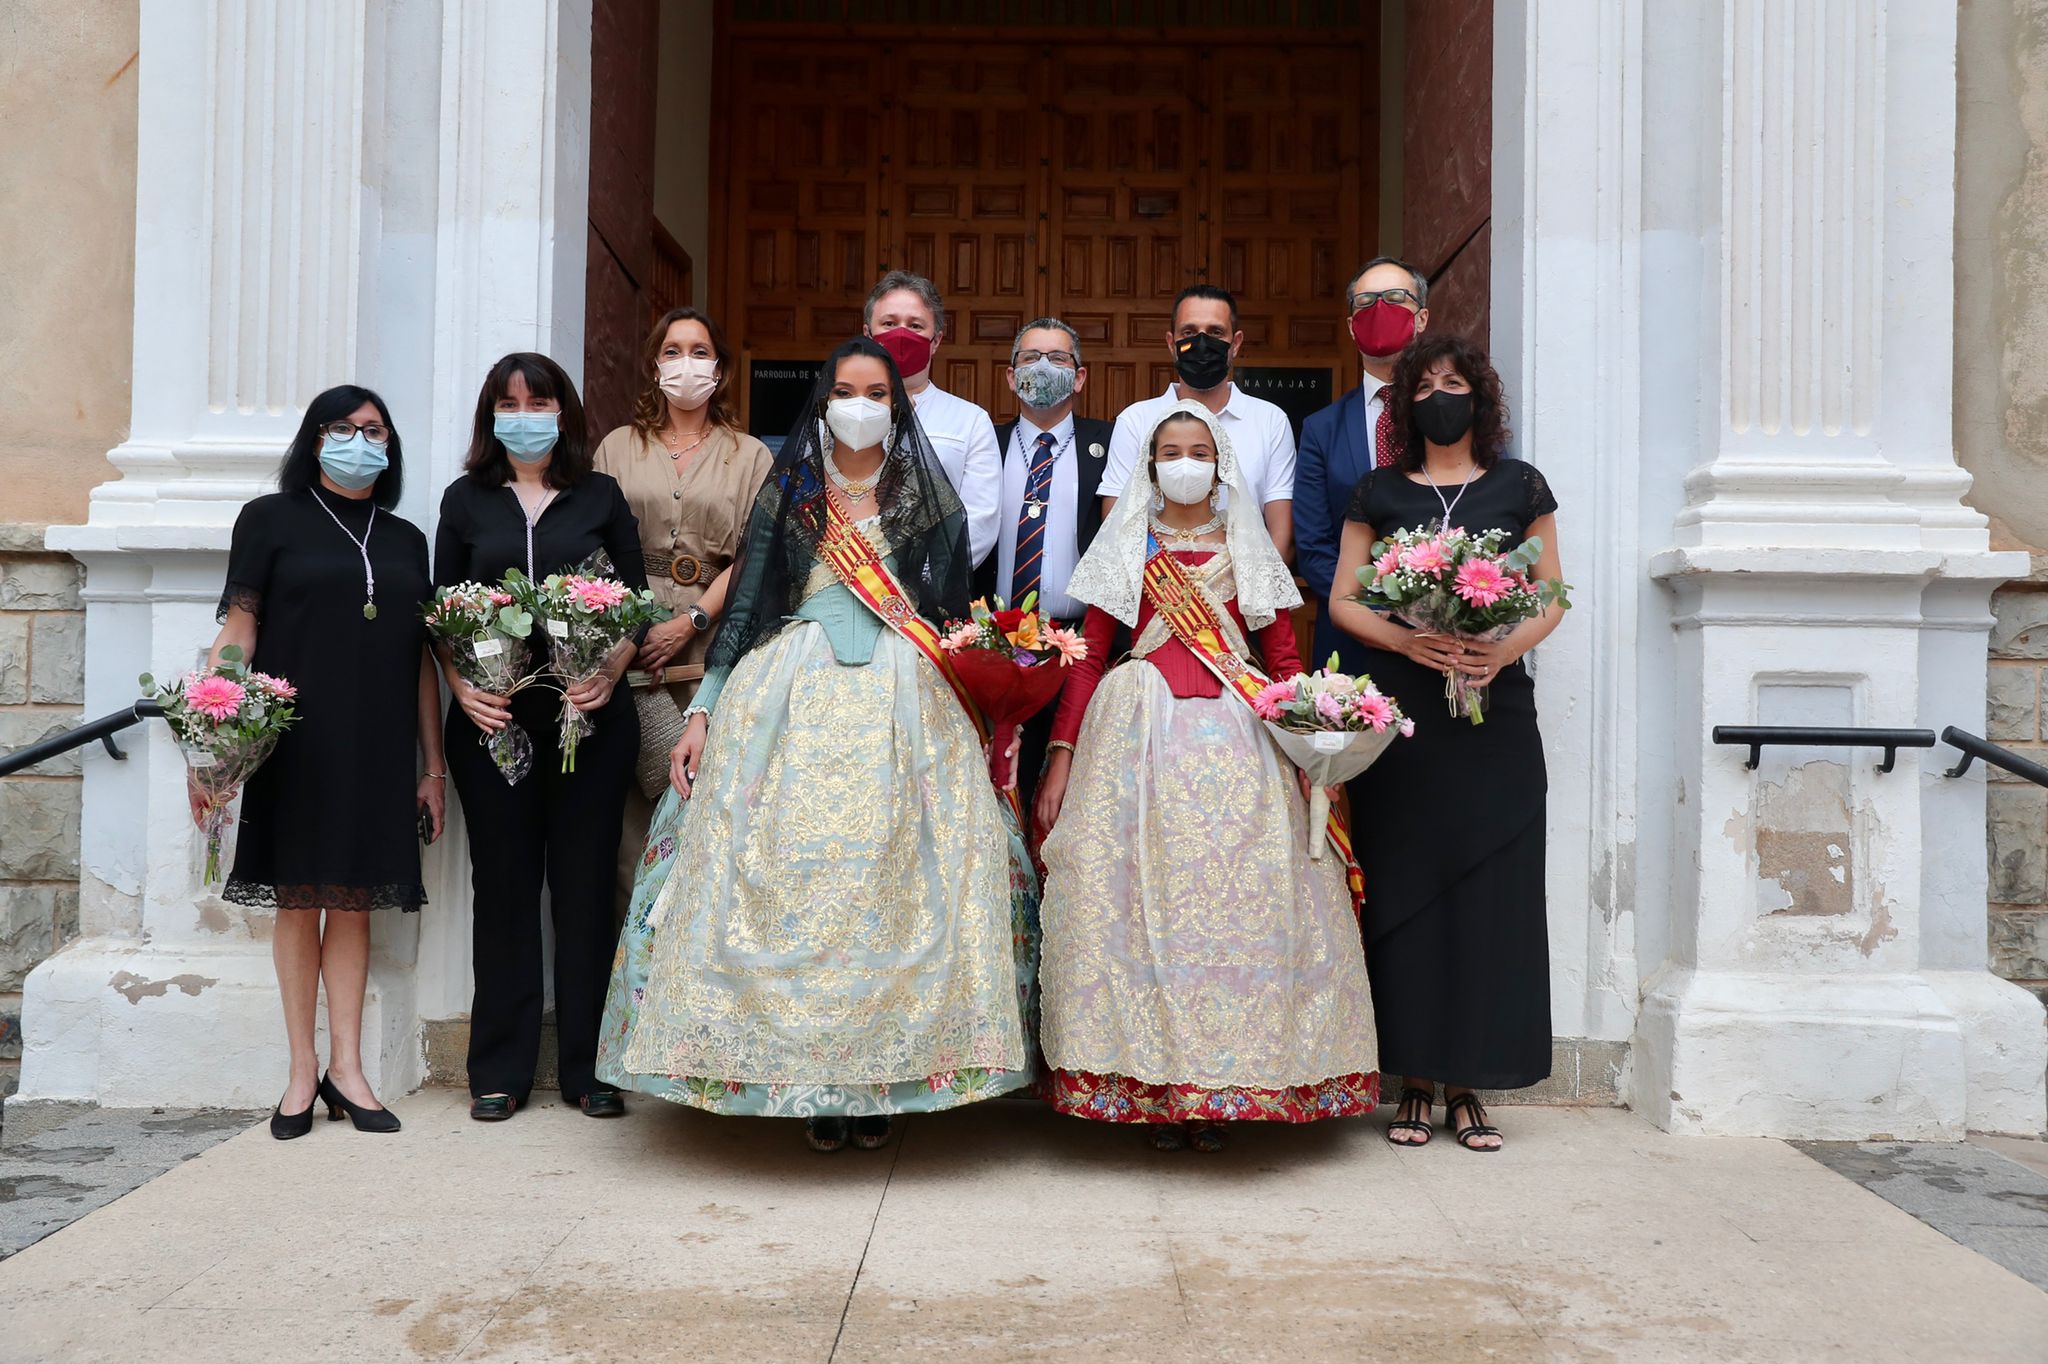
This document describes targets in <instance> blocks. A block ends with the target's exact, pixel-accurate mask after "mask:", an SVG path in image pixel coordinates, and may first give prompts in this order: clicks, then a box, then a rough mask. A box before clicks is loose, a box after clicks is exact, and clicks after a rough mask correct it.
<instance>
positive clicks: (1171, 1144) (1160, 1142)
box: [1145, 1122, 1188, 1151]
mask: <svg viewBox="0 0 2048 1364" xmlns="http://www.w3.org/2000/svg"><path fill="white" fill-rule="evenodd" d="M1145 1141H1146V1143H1147V1144H1148V1145H1150V1146H1151V1148H1152V1149H1153V1150H1155V1151H1179V1150H1181V1149H1183V1148H1185V1147H1186V1146H1187V1144H1188V1130H1187V1128H1185V1127H1183V1126H1181V1125H1180V1124H1179V1123H1177V1122H1162V1123H1159V1124H1157V1125H1155V1126H1154V1127H1153V1128H1152V1129H1151V1130H1150V1131H1148V1132H1146V1133H1145Z"/></svg>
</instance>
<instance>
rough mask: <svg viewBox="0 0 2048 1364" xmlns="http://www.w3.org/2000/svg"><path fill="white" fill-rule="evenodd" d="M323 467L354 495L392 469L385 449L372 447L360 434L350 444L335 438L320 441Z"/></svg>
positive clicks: (351, 439)
mask: <svg viewBox="0 0 2048 1364" xmlns="http://www.w3.org/2000/svg"><path fill="white" fill-rule="evenodd" d="M320 467H321V468H322V469H324V470H326V472H327V476H328V477H329V478H331V479H333V480H334V481H335V482H336V483H338V484H340V485H341V486H342V487H344V488H346V489H348V490H349V491H350V492H352V493H359V492H361V491H362V490H363V489H365V488H367V487H369V486H370V485H371V484H372V483H375V482H376V481H377V475H379V474H381V473H383V472H384V471H385V470H386V469H388V468H390V467H391V461H390V460H389V459H388V458H386V457H385V454H384V447H383V446H381V445H372V444H370V441H369V438H368V437H367V436H365V435H364V434H363V433H362V432H360V431H358V432H356V433H355V434H354V435H353V436H350V437H349V438H348V439H347V440H336V439H335V438H334V437H332V436H323V437H321V439H320Z"/></svg>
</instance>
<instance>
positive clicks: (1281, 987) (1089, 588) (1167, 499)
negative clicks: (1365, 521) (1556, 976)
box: [1037, 403, 1379, 1150]
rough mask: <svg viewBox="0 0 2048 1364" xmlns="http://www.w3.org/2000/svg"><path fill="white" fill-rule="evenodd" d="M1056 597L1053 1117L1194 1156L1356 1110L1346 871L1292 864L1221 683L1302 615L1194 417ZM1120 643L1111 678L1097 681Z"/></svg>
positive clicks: (1264, 761) (1161, 435)
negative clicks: (1237, 1123)
mask: <svg viewBox="0 0 2048 1364" xmlns="http://www.w3.org/2000/svg"><path fill="white" fill-rule="evenodd" d="M1069 590H1070V591H1071V592H1072V593H1073V595H1074V596H1076V597H1077V598H1079V599H1080V600H1082V601H1085V602H1087V603H1088V604H1089V608H1088V618H1087V623H1086V625H1085V627H1084V629H1085V631H1086V636H1087V640H1088V655H1087V657H1086V658H1085V659H1084V660H1082V661H1081V662H1079V663H1077V664H1075V665H1074V673H1073V676H1072V677H1071V678H1070V679H1069V680H1068V682H1067V684H1066V688H1065V690H1064V692H1063V693H1062V695H1061V698H1060V710H1059V717H1058V720H1057V721H1056V723H1055V724H1054V727H1053V745H1054V746H1053V750H1052V760H1051V762H1050V764H1049V765H1048V767H1047V770H1046V773H1045V776H1044V777H1043V778H1041V784H1040V787H1039V796H1038V802H1037V817H1038V822H1039V824H1040V825H1041V826H1050V828H1051V833H1050V834H1049V835H1048V836H1047V837H1046V840H1045V846H1044V857H1045V867H1046V883H1045V902H1044V926H1045V941H1044V951H1045V959H1044V965H1043V969H1042V972H1041V975H1040V989H1041V990H1042V992H1043V996H1042V998H1043V1008H1044V1024H1043V1031H1042V1042H1043V1045H1044V1048H1045V1061H1046V1064H1047V1065H1048V1066H1050V1067H1052V1068H1053V1069H1052V1070H1051V1073H1050V1077H1049V1080H1048V1085H1047V1089H1048V1094H1049V1097H1050V1098H1051V1100H1052V1102H1053V1105H1054V1106H1055V1107H1056V1108H1058V1109H1059V1110H1060V1111H1062V1112H1065V1113H1070V1114H1073V1115H1075V1116H1077V1117H1083V1118H1095V1119H1098V1120H1102V1121H1107V1122H1132V1123H1149V1124H1154V1125H1155V1126H1154V1128H1153V1142H1154V1144H1155V1145H1157V1146H1159V1147H1160V1148H1161V1149H1162V1150H1170V1149H1174V1148H1176V1147H1178V1146H1180V1145H1182V1144H1183V1143H1186V1144H1189V1145H1193V1146H1195V1147H1196V1148H1197V1149H1200V1150H1215V1149H1217V1148H1218V1147H1220V1146H1221V1145H1222V1140H1223V1132H1222V1128H1221V1127H1220V1126H1218V1124H1220V1123H1222V1122H1224V1121H1227V1120H1235V1119H1259V1120H1266V1121H1277V1122H1309V1121H1313V1120H1314V1119H1317V1118H1331V1117H1344V1116H1348V1115H1351V1114H1358V1113H1365V1112H1368V1111H1369V1110H1370V1109H1371V1108H1372V1106H1373V1104H1374V1102H1375V1101H1376V1099H1377V1096H1378V1092H1379V1078H1378V1075H1377V1074H1376V1068H1377V1060H1376V1048H1375V1043H1374V1040H1373V1017H1372V1000H1371V994H1370V991H1369V989H1368V986H1367V983H1366V974H1365V956H1364V951H1363V949H1362V948H1361V946H1360V944H1359V936H1358V923H1357V920H1356V918H1355V917H1354V913H1353V909H1352V901H1351V894H1350V890H1349V888H1348V886H1347V885H1346V882H1345V875H1344V866H1345V864H1344V862H1343V860H1342V859H1341V858H1340V857H1339V856H1337V855H1336V854H1335V853H1334V852H1332V853H1329V854H1328V855H1325V856H1324V857H1322V858H1320V859H1314V858H1311V857H1310V856H1309V853H1308V818H1309V816H1308V801H1307V799H1306V797H1305V796H1304V794H1303V791H1302V786H1301V781H1300V773H1299V770H1298V769H1297V768H1295V767H1294V766H1293V765H1292V764H1291V763H1289V762H1288V761H1287V759H1286V758H1285V757H1283V756H1282V755H1281V753H1280V751H1279V749H1278V748H1277V746H1275V745H1274V743H1273V742H1272V741H1271V740H1270V739H1269V738H1268V737H1267V736H1266V734H1265V732H1264V729H1263V726H1262V722H1261V721H1260V720H1259V718H1258V716H1257V715H1255V714H1254V713H1253V711H1252V709H1251V706H1250V704H1249V702H1248V701H1247V700H1246V698H1245V697H1243V696H1242V695H1240V694H1239V693H1238V692H1237V691H1236V690H1235V689H1233V688H1231V687H1228V686H1226V685H1225V684H1224V681H1223V677H1224V675H1226V674H1234V673H1235V672H1236V671H1238V670H1240V669H1241V667H1242V665H1244V664H1250V665H1251V666H1253V667H1255V668H1261V669H1263V671H1264V672H1265V673H1266V674H1267V675H1269V676H1271V677H1274V678H1288V677H1292V676H1294V675H1295V674H1296V673H1298V672H1300V671H1301V661H1300V657H1299V653H1298V651H1297V649H1296V646H1295V641H1294V628H1293V624H1292V621H1291V619H1290V617H1289V614H1288V613H1289V611H1290V610H1291V609H1292V608H1293V607H1295V606H1298V605H1300V603H1301V596H1300V594H1299V593H1298V592H1297V591H1296V590H1295V586H1294V579H1293V575H1291V574H1290V573H1289V572H1288V571H1287V567H1286V565H1285V564H1284V563H1282V562H1281V559H1280V555H1279V553H1278V552H1277V551H1276V550H1275V549H1274V547H1273V542H1272V540H1271V539H1270V537H1269V536H1268V535H1267V533H1266V529H1265V526H1264V525H1263V524H1262V522H1261V520H1260V516H1259V508H1258V505H1257V503H1256V502H1255V501H1254V500H1253V499H1252V497H1251V496H1250V495H1249V493H1248V492H1247V491H1246V489H1245V486H1244V483H1243V480H1242V479H1241V477H1240V476H1239V474H1238V470H1237V461H1236V459H1235V457H1234V456H1233V455H1232V453H1231V449H1230V441H1229V438H1228V437H1227V436H1226V435H1225V434H1224V432H1223V431H1222V429H1221V428H1220V427H1219V426H1218V425H1217V424H1216V422H1215V420H1214V418H1212V417H1211V416H1210V414H1209V413H1208V411H1207V410H1206V409H1204V408H1203V407H1201V406H1200V405H1199V404H1197V403H1182V404H1181V405H1180V406H1178V407H1176V408H1174V409H1173V410H1172V412H1171V413H1169V414H1168V416H1167V417H1166V419H1165V420H1164V421H1162V422H1161V423H1160V424H1159V426H1158V427H1157V428H1156V429H1155V430H1154V431H1153V433H1152V435H1151V437H1150V438H1149V439H1148V440H1147V441H1146V448H1145V450H1144V452H1143V455H1142V456H1141V458H1140V461H1139V464H1138V467H1137V469H1136V470H1135V471H1134V473H1133V475H1132V481H1131V484H1130V486H1129V488H1128V489H1127V490H1126V491H1125V494H1124V496H1123V497H1122V499H1120V500H1119V501H1118V503H1117V505H1116V509H1115V511H1114V512H1113V513H1112V514H1111V521H1110V524H1109V525H1107V526H1105V527H1103V530H1102V533H1101V534H1100V535H1099V536H1098V537H1097V538H1096V540H1095V543H1094V545H1093V546H1092V547H1090V549H1089V551H1088V553H1087V554H1086V555H1085V556H1084V557H1083V558H1082V560H1081V563H1080V565H1079V566H1078V567H1077V568H1076V569H1075V570H1074V578H1073V585H1072V587H1071V588H1070V589H1069ZM1162 607H1164V608H1166V609H1165V610H1162ZM1205 626H1206V627H1207V629H1208V630H1209V631H1212V632H1213V635H1212V636H1211V637H1207V638H1205V636H1204V634H1203V630H1204V627H1205ZM1120 627H1121V628H1127V629H1128V631H1129V633H1130V638H1131V640H1132V642H1131V644H1130V646H1129V654H1130V659H1129V661H1128V662H1125V663H1123V664H1122V665H1120V666H1118V667H1116V668H1114V669H1111V670H1110V671H1109V672H1108V673H1107V675H1106V676H1105V674H1104V663H1105V661H1106V660H1108V659H1110V658H1112V657H1114V656H1115V653H1114V646H1115V643H1116V637H1117V634H1118V631H1119V628H1120ZM1254 646H1255V647H1254ZM1098 684H1099V685H1098ZM1084 716H1085V719H1084Z"/></svg>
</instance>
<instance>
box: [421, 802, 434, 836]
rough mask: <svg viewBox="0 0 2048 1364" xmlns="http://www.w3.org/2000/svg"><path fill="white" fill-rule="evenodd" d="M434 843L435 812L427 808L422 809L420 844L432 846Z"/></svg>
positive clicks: (422, 807)
mask: <svg viewBox="0 0 2048 1364" xmlns="http://www.w3.org/2000/svg"><path fill="white" fill-rule="evenodd" d="M433 841H434V812H433V811H432V810H429V809H428V808H427V807H426V806H424V805H422V806H421V807H420V842H422V843H426V844H429V845H431V844H432V843H433Z"/></svg>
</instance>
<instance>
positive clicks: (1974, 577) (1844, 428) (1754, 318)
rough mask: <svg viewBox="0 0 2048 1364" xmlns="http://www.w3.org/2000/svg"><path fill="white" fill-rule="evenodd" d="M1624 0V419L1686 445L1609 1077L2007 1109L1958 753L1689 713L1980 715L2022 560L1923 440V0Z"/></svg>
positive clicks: (2020, 1073)
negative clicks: (1636, 232) (1624, 1053)
mask: <svg viewBox="0 0 2048 1364" xmlns="http://www.w3.org/2000/svg"><path fill="white" fill-rule="evenodd" d="M1566 8H1570V7H1569V6H1567V7H1566ZM1651 9H1652V16H1651V19H1650V22H1649V24H1648V25H1647V27H1648V29H1649V30H1651V31H1652V32H1655V33H1657V34H1658V35H1659V36H1658V37H1657V38H1656V39H1654V40H1653V41H1652V43H1651V44H1650V50H1649V51H1647V52H1646V61H1645V63H1644V68H1643V69H1644V71H1645V77H1644V81H1645V87H1646V89H1649V90H1652V91H1654V92H1655V93H1654V95H1653V96H1652V98H1651V101H1650V103H1651V107H1650V108H1649V109H1647V110H1646V118H1645V124H1644V126H1645V129H1646V135H1645V146H1644V151H1645V157H1644V168H1643V172H1642V174H1643V178H1644V184H1645V191H1644V196H1643V199H1644V204H1645V206H1646V218H1647V220H1648V222H1649V224H1650V226H1651V229H1652V230H1651V234H1650V236H1651V238H1652V239H1653V240H1654V247H1653V248H1652V249H1651V250H1649V251H1646V254H1645V274H1644V278H1643V285H1642V298H1643V300H1644V307H1643V314H1642V334H1643V336H1644V337H1645V338H1646V344H1645V347H1644V351H1643V355H1644V382H1643V385H1642V390H1641V393H1640V401H1641V409H1640V410H1641V413H1642V418H1643V425H1644V431H1645V437H1646V439H1645V449H1644V451H1643V455H1644V464H1645V467H1646V468H1651V469H1655V470H1658V471H1660V472H1661V473H1663V474H1665V475H1667V476H1668V475H1669V474H1670V473H1672V472H1674V471H1676V470H1679V469H1681V468H1684V469H1689V472H1687V473H1686V474H1685V476H1684V481H1683V488H1684V505H1683V507H1682V508H1681V509H1680V510H1679V511H1678V513H1677V515H1676V516H1675V517H1674V518H1672V520H1671V522H1670V524H1671V526H1672V529H1671V531H1670V532H1669V534H1668V537H1667V547H1665V548H1664V549H1663V550H1662V551H1661V552H1660V553H1657V554H1656V555H1655V556H1654V558H1653V559H1652V561H1651V565H1650V569H1651V572H1652V574H1653V575H1654V576H1655V577H1656V578H1657V579H1659V580H1660V581H1661V582H1662V583H1663V584H1664V588H1665V592H1666V594H1667V595H1665V596H1664V598H1663V599H1662V603H1661V605H1662V606H1663V608H1664V610H1663V611H1656V610H1653V611H1652V613H1650V614H1652V615H1660V616H1662V617H1663V618H1662V619H1661V620H1659V621H1657V622H1656V624H1657V628H1659V629H1660V630H1668V631H1669V632H1670V634H1669V636H1668V638H1669V639H1670V641H1671V643H1670V658H1671V661H1672V664H1673V670H1672V674H1671V681H1670V683H1669V684H1668V685H1666V686H1646V687H1645V688H1644V691H1643V697H1644V702H1645V711H1646V712H1649V711H1652V710H1656V709H1662V708H1664V707H1669V709H1670V713H1671V714H1672V717H1673V729H1672V740H1673V742H1672V751H1673V753H1674V754H1675V761H1674V763H1673V766H1672V778H1673V782H1672V785H1671V786H1670V787H1669V788H1667V791H1666V792H1657V793H1656V794H1657V795H1658V796H1659V797H1660V798H1661V799H1663V800H1666V801H1669V802H1671V804H1670V806H1669V808H1670V809H1671V810H1672V815H1671V817H1670V823H1669V832H1668V848H1667V861H1666V863H1665V867H1666V871H1665V872H1664V873H1663V875H1662V876H1661V878H1660V880H1661V885H1660V887H1659V889H1660V890H1661V892H1662V899H1663V903H1664V904H1665V906H1666V907H1667V913H1666V914H1665V915H1664V922H1663V923H1662V924H1661V925H1659V926H1658V927H1657V928H1656V929H1655V930H1654V931H1651V930H1650V929H1649V928H1647V926H1646V929H1645V932H1644V934H1643V935H1642V936H1643V940H1644V944H1645V948H1646V950H1645V952H1644V954H1643V970H1644V976H1645V997H1644V1000H1643V1005H1642V1013H1641V1017H1640V1019H1639V1022H1638V1026H1637V1030H1636V1035H1635V1039H1634V1044H1633V1048H1632V1059H1633V1065H1634V1075H1633V1081H1634V1083H1633V1097H1634V1102H1635V1104H1636V1106H1637V1107H1638V1108H1639V1109H1640V1110H1641V1111H1643V1112H1644V1113H1646V1114H1647V1115H1649V1116H1651V1117H1652V1118H1653V1119H1655V1120H1656V1121H1657V1122H1659V1123H1661V1124H1663V1125H1664V1126H1667V1127H1670V1128H1672V1129H1675V1130H1681V1131H1691V1132H1705V1133H1726V1134H1738V1133H1741V1134H1759V1135H1774V1136H1786V1137H1815V1138H1860V1137H1868V1136H1872V1135H1877V1134H1885V1135H1890V1136H1895V1137H1899V1138H1911V1139H1939V1138H1955V1137H1959V1136H1961V1135H1962V1134H1963V1132H1964V1131H1965V1130H1966V1129H1968V1128H1992V1129H2004V1130H2027V1131H2033V1130H2038V1129H2039V1128H2040V1127H2041V1125H2042V1121H2043V1085H2042V1081H2043V1068H2044V1063H2048V1047H2044V1042H2043V1032H2042V1018H2041V1008H2040V1005H2039V1004H2038V1003H2037V1002H2035V1000H2034V999H2033V998H2032V997H2031V996H2030V995H2027V994H2026V993H2025V992H2024V991H2021V990H2019V989H2017V988H2016V987H2013V986H2010V985H2008V984H2007V983H2005V982H2003V981H2000V980H1997V979H1996V978H1995V977H1993V976H1991V975H1990V974H1989V973H1988V972H1987V971H1986V970H1985V969H1984V966H1985V955H1984V931H1985V930H1984V913H1985V894H1984V891H1985V862H1984V802H1983V790H1982V785H1981V779H1980V778H1978V777H1975V776H1973V777H1972V778H1970V779H1969V780H1967V781H1962V782H1950V781H1948V780H1946V779H1945V778H1943V777H1942V776H1941V768H1942V767H1943V766H1944V765H1945V764H1946V762H1947V761H1949V759H1947V758H1944V757H1943V756H1941V755H1940V754H1927V753H1920V752H1914V751H1910V750H1909V751H1905V752H1902V753H1901V754H1900V755H1899V759H1898V767H1897V770H1896V771H1894V772H1891V773H1889V774H1884V773H1880V772H1878V770H1877V765H1878V755H1877V754H1875V753H1874V752H1869V751H1863V750H1854V751H1844V750H1831V749H1800V750H1783V749H1780V750H1766V752H1765V757H1764V761H1763V764H1762V766H1761V768H1760V769H1759V770H1757V771H1754V772H1751V771H1747V770H1745V768H1744V760H1745V757H1746V754H1745V753H1744V752H1743V751H1741V750H1737V749H1733V748H1728V747H1717V746H1715V745H1713V744H1712V743H1711V741H1710V732H1711V730H1712V728H1713V726H1714V725H1716V724H1826V725H1858V726H1900V727H1904V726H1925V727H1928V728H1933V729H1937V730H1938V729H1939V728H1940V727H1941V726H1942V725H1943V724H1945V723H1957V724H1961V725H1963V726H1964V727H1966V728H1978V727H1979V725H1980V722H1981V720H1982V714H1983V693H1984V676H1985V650H1986V632H1987V629H1988V627H1989V625H1990V619H1989V612H1988V609H1987V600H1988V596H1989V593H1990V590H1991V588H1992V587H1993V586H1994V585H1995V584H1996V583H1997V582H1998V581H2000V580H2002V579H2004V578H2007V577H2011V576H2014V575H2015V574H2017V573H2020V572H2022V571H2024V568H2025V562H2024V557H2023V556H2017V555H2000V554H1993V553H1991V552H1990V551H1989V548H1988V543H1989V542H1988V538H1987V535H1986V531H1985V522H1984V518H1983V517H1982V516H1980V515H1978V514H1977V513H1976V512H1974V511H1973V510H1971V509H1970V508H1969V507H1968V506H1966V505H1965V504H1964V503H1963V502H1962V500H1961V498H1962V494H1963V493H1964V491H1965V490H1966V489H1967V487H1968V483H1969V480H1968V476H1967V475H1966V474H1964V473H1963V472H1962V471H1961V470H1960V469H1959V468H1957V467H1956V466H1955V462H1954V458H1953V454H1952V451H1951V449H1950V425H1951V416H1950V410H1951V394H1950V374H1951V361H1950V344H1951V333H1952V326H1953V323H1952V313H1951V309H1950V305H1949V301H1948V300H1949V296H1950V281H1951V279H1952V265H1951V232H1952V222H1953V208H1954V205H1953V184H1954V146H1955V127H1954V116H1955V98H1956V92H1955V77H1954V46H1955V32H1954V27H1955V13H1954V8H1953V6H1952V5H1948V4H1945V3H1943V0H1889V3H1870V4H1858V5H1825V6H1823V5H1818V4H1815V5H1778V4H1773V3H1768V0H1721V3H1719V4H1716V5H1706V6H1680V5H1676V4H1664V3H1657V4H1652V5H1651ZM1667 20H1668V21H1669V22H1668V26H1665V21H1667ZM1661 346H1668V350H1667V351H1666V352H1665V353H1663V354H1661V355H1660V354H1658V353H1657V351H1658V349H1659V347H1661ZM1653 414H1655V415H1654V416H1653ZM1643 505H1644V509H1645V512H1646V515H1645V518H1644V519H1645V522H1646V523H1647V524H1655V523H1656V521H1657V520H1658V519H1660V518H1657V517H1655V516H1652V515H1649V514H1648V513H1650V512H1653V511H1659V510H1661V508H1659V507H1658V506H1657V499H1656V498H1655V497H1654V496H1652V495H1650V494H1649V493H1648V491H1647V489H1646V496H1645V498H1644V503H1643ZM1654 605H1656V604H1655V603H1653V606H1654ZM1644 751H1645V753H1646V754H1647V752H1648V750H1647V748H1646V749H1645V750H1644ZM1645 766H1646V768H1647V767H1649V766H1650V764H1649V763H1648V762H1646V764H1645ZM1653 791H1654V787H1653V786H1650V785H1647V784H1646V786H1645V797H1646V799H1645V805H1646V807H1647V805H1648V803H1649V797H1650V795H1651V793H1652V792H1653ZM1646 884H1647V883H1646Z"/></svg>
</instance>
